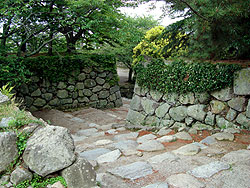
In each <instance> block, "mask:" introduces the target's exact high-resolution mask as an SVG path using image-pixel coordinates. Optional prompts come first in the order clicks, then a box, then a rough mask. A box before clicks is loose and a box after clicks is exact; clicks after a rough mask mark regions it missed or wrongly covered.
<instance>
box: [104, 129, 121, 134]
mask: <svg viewBox="0 0 250 188" xmlns="http://www.w3.org/2000/svg"><path fill="white" fill-rule="evenodd" d="M105 133H107V134H112V135H114V134H118V132H117V130H116V129H109V130H107V131H106V132H105Z"/></svg>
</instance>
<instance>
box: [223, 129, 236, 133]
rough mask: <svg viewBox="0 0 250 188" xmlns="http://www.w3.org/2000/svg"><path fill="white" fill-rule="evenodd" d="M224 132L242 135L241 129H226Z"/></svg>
mask: <svg viewBox="0 0 250 188" xmlns="http://www.w3.org/2000/svg"><path fill="white" fill-rule="evenodd" d="M223 132H225V133H231V134H235V133H240V130H239V129H234V128H227V129H224V130H223Z"/></svg>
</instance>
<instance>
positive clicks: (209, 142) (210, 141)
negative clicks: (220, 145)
mask: <svg viewBox="0 0 250 188" xmlns="http://www.w3.org/2000/svg"><path fill="white" fill-rule="evenodd" d="M200 143H202V144H206V145H212V144H216V143H217V141H216V140H215V138H214V137H213V136H208V137H206V138H204V139H203V140H201V141H200Z"/></svg>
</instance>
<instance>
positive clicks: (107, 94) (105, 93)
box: [99, 91, 109, 99]
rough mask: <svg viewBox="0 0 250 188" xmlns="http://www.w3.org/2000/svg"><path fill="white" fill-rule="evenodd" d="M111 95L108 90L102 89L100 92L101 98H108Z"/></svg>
mask: <svg viewBox="0 0 250 188" xmlns="http://www.w3.org/2000/svg"><path fill="white" fill-rule="evenodd" d="M108 97H109V92H108V91H101V92H100V93H99V98H100V99H106V98H108Z"/></svg>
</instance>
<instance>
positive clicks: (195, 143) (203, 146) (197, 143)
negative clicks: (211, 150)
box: [192, 142, 208, 149]
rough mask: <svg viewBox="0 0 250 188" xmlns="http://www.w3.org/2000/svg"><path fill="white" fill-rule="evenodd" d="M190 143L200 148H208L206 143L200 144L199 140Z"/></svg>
mask: <svg viewBox="0 0 250 188" xmlns="http://www.w3.org/2000/svg"><path fill="white" fill-rule="evenodd" d="M192 144H193V145H196V146H198V147H199V148H201V149H207V148H208V147H207V146H206V145H204V144H201V143H199V142H193V143H192Z"/></svg>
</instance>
